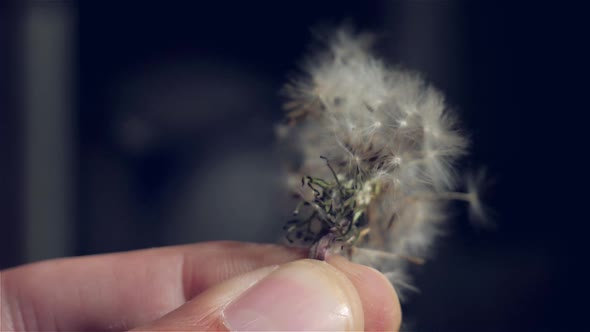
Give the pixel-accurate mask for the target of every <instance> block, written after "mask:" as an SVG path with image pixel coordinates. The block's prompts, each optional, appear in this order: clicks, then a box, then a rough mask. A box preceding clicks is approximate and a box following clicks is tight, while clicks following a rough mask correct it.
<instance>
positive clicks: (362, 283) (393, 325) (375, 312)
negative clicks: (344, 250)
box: [328, 256, 402, 331]
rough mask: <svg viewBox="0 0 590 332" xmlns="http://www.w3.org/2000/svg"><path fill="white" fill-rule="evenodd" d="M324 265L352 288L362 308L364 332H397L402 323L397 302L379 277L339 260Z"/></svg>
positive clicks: (329, 260) (377, 272)
mask: <svg viewBox="0 0 590 332" xmlns="http://www.w3.org/2000/svg"><path fill="white" fill-rule="evenodd" d="M328 263H329V264H330V265H332V266H334V267H336V268H337V269H339V270H340V271H342V273H344V275H346V277H348V279H350V281H351V282H352V283H353V285H354V286H355V287H356V290H357V292H358V294H359V296H360V299H361V302H362V305H363V311H364V314H365V317H364V318H365V319H364V320H365V330H366V331H398V330H399V328H400V325H401V321H402V312H401V306H400V303H399V298H398V296H397V293H396V291H395V289H394V288H393V286H392V285H391V283H390V282H389V280H388V279H387V278H386V277H385V276H384V275H383V274H382V273H380V272H379V271H377V270H375V269H373V268H371V267H368V266H364V265H360V264H356V263H352V262H350V261H349V260H347V259H346V258H344V257H341V256H331V257H329V258H328Z"/></svg>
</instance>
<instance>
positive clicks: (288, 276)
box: [138, 259, 364, 331]
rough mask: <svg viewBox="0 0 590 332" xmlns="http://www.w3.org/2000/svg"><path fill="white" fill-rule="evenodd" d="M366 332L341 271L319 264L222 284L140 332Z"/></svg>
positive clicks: (352, 288)
mask: <svg viewBox="0 0 590 332" xmlns="http://www.w3.org/2000/svg"><path fill="white" fill-rule="evenodd" d="M363 329H364V314H363V307H362V302H361V299H360V297H359V294H358V293H357V291H356V289H355V286H354V285H353V283H352V282H351V281H350V280H349V279H348V278H347V277H346V276H345V275H344V274H343V273H342V272H340V271H339V270H338V269H336V268H335V267H333V266H331V265H330V264H328V263H326V262H322V261H317V260H310V259H304V260H298V261H294V262H291V263H287V264H284V265H280V266H270V267H265V268H261V269H258V270H255V271H252V272H249V273H246V274H243V275H241V276H237V277H235V278H233V279H230V280H227V281H225V282H223V283H221V284H218V285H216V286H214V287H212V288H210V289H208V290H207V291H205V292H203V293H201V294H200V295H198V296H197V297H195V298H194V299H192V300H191V301H189V302H187V303H185V304H184V305H182V306H181V307H179V308H178V309H176V310H174V311H172V312H170V313H169V314H167V315H165V316H164V317H162V318H160V319H158V320H156V321H154V322H152V323H151V324H149V325H147V326H144V327H140V328H138V330H141V331H146V330H177V331H181V330H182V331H186V330H222V331H224V330H225V331H227V330H231V331H250V330H258V331H264V330H275V331H281V330H282V331H284V330H298V331H304V330H307V331H309V330H316V331H321V330H330V331H358V330H363Z"/></svg>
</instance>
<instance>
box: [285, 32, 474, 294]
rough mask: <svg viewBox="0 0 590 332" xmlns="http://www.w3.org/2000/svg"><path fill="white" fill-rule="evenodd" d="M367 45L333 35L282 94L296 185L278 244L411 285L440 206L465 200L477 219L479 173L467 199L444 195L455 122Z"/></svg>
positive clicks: (462, 144)
mask: <svg viewBox="0 0 590 332" xmlns="http://www.w3.org/2000/svg"><path fill="white" fill-rule="evenodd" d="M373 40H374V39H373V38H372V37H370V35H368V34H354V33H352V32H351V30H350V29H341V30H338V31H336V32H335V33H334V34H333V36H332V38H331V39H330V40H329V43H328V44H327V45H325V49H323V50H320V51H319V52H318V53H317V54H314V55H313V56H312V57H310V58H309V60H308V61H307V62H306V65H305V66H304V74H303V75H302V76H301V77H299V78H297V79H295V80H294V81H292V82H291V83H289V84H288V85H287V86H286V88H285V92H286V94H287V97H288V101H287V103H286V105H285V108H286V109H287V111H288V114H287V118H288V119H289V121H288V123H289V126H288V128H287V129H285V130H286V131H289V133H290V134H289V135H287V134H284V133H283V134H282V136H284V137H290V138H291V139H293V140H294V143H295V145H296V146H297V147H298V148H299V153H300V154H301V159H302V160H301V164H300V167H298V168H293V169H296V170H295V171H293V173H294V174H293V175H292V176H291V177H290V179H292V178H296V177H299V178H301V179H302V180H301V183H299V184H296V182H294V181H290V182H289V183H291V184H292V186H291V187H290V189H291V190H292V191H293V192H296V193H299V194H298V197H300V198H299V200H300V204H297V207H296V209H295V211H296V212H297V213H296V214H294V215H295V217H296V218H297V219H296V220H297V221H296V222H291V221H290V222H289V223H288V224H287V226H286V239H287V240H288V241H289V242H290V243H291V242H292V243H293V244H294V245H300V246H304V247H306V248H309V256H310V257H311V258H315V259H325V258H326V257H327V256H329V255H331V254H335V253H340V254H343V255H346V256H348V257H349V258H350V259H351V260H353V261H355V262H359V263H362V264H366V265H369V266H372V267H375V268H377V269H379V270H380V271H382V272H384V273H385V274H386V275H388V276H389V277H390V280H391V281H392V283H393V284H394V285H397V286H400V287H402V288H407V289H413V286H412V285H411V284H409V281H408V280H409V278H408V276H407V275H406V273H405V271H406V266H407V265H408V264H421V263H423V261H424V257H426V255H427V253H428V250H429V248H430V247H431V244H432V242H433V239H434V238H435V237H436V235H437V234H438V233H439V232H440V229H441V227H442V221H443V220H444V213H443V210H444V207H445V203H446V202H447V201H448V200H461V201H465V202H468V203H469V204H470V205H471V207H472V214H473V215H483V213H484V209H483V206H482V205H481V203H480V201H479V195H478V190H479V185H480V182H481V178H480V177H481V176H479V175H478V176H476V177H475V178H470V179H468V180H467V183H466V184H467V192H466V193H460V192H456V191H453V190H454V189H455V188H454V187H455V185H456V171H455V170H454V168H453V165H454V163H455V161H456V160H457V159H458V158H459V157H461V156H463V155H464V154H465V149H466V147H467V140H466V139H465V137H463V135H462V134H461V132H459V131H458V130H457V129H456V121H455V117H454V116H453V115H452V112H451V110H449V109H448V108H446V106H445V104H444V98H443V97H442V94H441V93H440V92H438V91H437V90H436V89H434V88H433V87H431V86H430V85H428V84H427V83H425V82H424V81H423V80H422V79H421V78H420V77H419V76H418V75H416V74H413V73H410V72H407V71H403V70H399V69H395V68H393V67H390V66H388V65H386V64H385V63H384V62H383V61H381V60H380V59H378V58H377V57H375V56H374V55H373V54H372V53H371V51H370V46H371V42H372V41H373ZM285 130H283V131H285ZM322 161H323V162H322ZM299 240H301V241H299Z"/></svg>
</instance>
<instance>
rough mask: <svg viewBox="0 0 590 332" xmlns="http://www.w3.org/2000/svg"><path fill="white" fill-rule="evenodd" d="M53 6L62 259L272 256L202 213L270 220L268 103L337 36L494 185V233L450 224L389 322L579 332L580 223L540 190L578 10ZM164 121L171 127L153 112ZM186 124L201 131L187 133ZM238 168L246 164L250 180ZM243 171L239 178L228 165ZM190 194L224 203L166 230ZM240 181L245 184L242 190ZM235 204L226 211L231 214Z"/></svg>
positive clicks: (462, 222)
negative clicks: (216, 247)
mask: <svg viewBox="0 0 590 332" xmlns="http://www.w3.org/2000/svg"><path fill="white" fill-rule="evenodd" d="M68 4H69V5H70V6H71V7H72V8H73V9H74V10H75V11H76V12H77V26H76V31H75V34H76V41H77V46H76V54H75V57H74V59H75V63H74V64H73V66H75V68H76V72H77V77H76V81H77V84H76V89H75V90H76V101H75V105H76V107H75V118H74V119H75V120H74V123H75V124H76V125H75V128H76V130H75V133H76V137H75V142H74V147H75V157H76V159H75V160H76V165H75V169H76V172H75V174H74V175H73V176H75V177H76V187H75V192H76V199H75V206H76V209H75V211H73V213H74V214H75V215H76V218H75V219H76V220H77V222H76V226H75V238H74V240H73V241H74V244H75V245H74V248H75V251H74V252H73V253H72V254H75V255H82V254H91V253H100V252H111V251H119V250H130V249H137V248H145V247H151V246H160V245H169V244H176V243H185V242H192V241H204V240H221V239H236V240H247V241H273V239H274V238H275V237H276V234H277V232H278V230H279V229H280V227H281V224H280V222H275V221H274V220H273V221H272V224H271V223H268V222H267V223H262V225H263V226H264V227H262V228H255V226H248V224H239V223H235V222H233V221H232V223H230V224H228V223H224V222H221V221H219V222H217V221H215V220H213V221H211V219H214V218H215V216H216V215H217V213H219V210H223V209H225V208H227V206H226V205H221V206H219V207H208V205H211V204H213V205H215V204H216V203H214V202H216V201H217V198H218V197H224V195H225V194H227V191H224V190H233V189H235V188H234V187H232V183H234V184H235V183H236V182H237V183H242V182H241V181H243V182H244V183H247V184H248V186H249V187H248V190H254V191H255V193H256V195H259V197H258V198H256V199H255V200H254V201H245V202H244V201H240V202H238V203H236V205H235V206H236V207H239V206H240V204H242V205H244V204H245V205H246V208H245V209H244V210H242V211H238V212H236V213H235V214H229V215H227V214H226V215H225V218H226V219H234V218H236V217H239V216H241V215H243V214H248V213H249V212H248V207H250V208H251V207H252V204H255V206H257V207H256V209H262V210H263V209H271V210H272V209H273V208H272V207H271V208H269V207H268V206H269V205H272V204H269V203H268V200H269V199H272V198H273V195H272V190H273V189H272V188H270V186H267V185H265V184H264V183H261V184H260V183H259V178H258V177H256V176H254V175H252V174H254V173H256V174H258V173H257V172H258V171H260V172H262V173H264V172H263V171H262V170H261V167H262V168H264V167H266V166H267V165H274V164H273V163H274V161H273V160H272V157H269V156H270V155H271V152H269V151H272V146H273V131H272V124H273V123H275V122H276V121H278V120H279V119H280V118H281V115H282V114H281V103H282V99H281V97H280V95H279V94H278V90H279V89H280V87H281V86H282V85H283V83H284V82H285V81H286V79H287V77H288V74H289V73H290V72H292V71H293V70H295V69H296V64H297V63H298V61H300V59H301V58H302V56H303V55H304V54H305V53H306V50H307V45H308V44H309V42H310V39H311V37H310V36H311V34H310V28H311V27H314V26H317V25H318V24H325V23H329V24H338V23H340V22H343V21H344V20H345V19H348V20H350V22H353V23H354V25H355V26H357V27H359V28H361V29H367V30H371V31H375V32H377V33H378V34H379V35H380V37H381V39H380V44H379V46H378V48H379V51H380V52H381V54H382V55H383V57H384V58H386V59H388V60H390V62H392V63H398V64H401V65H402V66H404V67H406V68H409V69H413V70H418V71H420V72H423V73H424V74H425V77H426V78H427V80H429V81H430V82H432V83H433V84H434V85H435V86H437V87H438V88H440V89H441V90H442V91H444V92H445V94H446V95H447V97H448V102H449V104H450V105H451V106H452V107H453V108H455V109H456V110H457V112H458V113H459V114H460V116H461V118H462V119H463V123H464V127H466V128H467V130H468V131H469V132H470V133H471V138H472V145H473V149H472V154H471V157H470V158H468V160H466V162H465V164H466V166H468V167H480V166H482V165H484V166H486V167H487V169H488V170H489V173H490V174H491V175H492V177H493V178H495V179H496V181H495V185H494V186H493V187H492V189H491V190H490V192H489V198H488V204H489V205H490V206H491V208H492V209H493V210H494V211H495V222H496V225H497V227H496V229H494V230H482V229H479V228H474V227H472V225H471V224H470V223H469V222H468V221H467V220H466V218H465V216H464V215H463V214H462V213H460V212H459V213H458V214H457V216H456V218H454V220H453V221H452V222H451V224H450V227H449V229H448V232H447V235H446V236H445V237H444V238H443V239H441V240H440V241H439V243H438V245H437V247H436V250H435V252H434V255H433V259H431V260H429V261H428V263H427V264H425V266H423V267H421V268H419V269H416V271H415V277H416V284H417V286H418V287H419V288H420V290H421V292H420V293H419V294H414V295H412V296H411V297H410V298H409V300H408V302H407V303H406V304H404V307H403V309H404V318H405V320H406V327H405V328H406V329H408V330H416V331H448V330H453V331H458V330H462V331H463V330H464V331H506V330H510V331H523V330H535V331H538V330H552V329H558V330H562V329H567V328H569V327H572V326H575V325H576V322H577V321H578V319H579V317H578V314H577V313H578V312H579V310H580V309H581V308H582V307H581V305H582V304H581V302H579V301H577V300H576V298H578V296H579V295H578V293H577V291H576V289H578V288H577V286H576V282H575V281H574V280H575V278H573V276H574V275H575V274H576V273H574V271H575V269H580V267H578V264H577V262H578V261H577V260H575V259H574V253H577V252H578V250H577V249H575V248H574V246H575V242H576V241H575V240H574V238H576V235H575V234H572V233H577V232H578V231H576V228H575V227H572V224H573V223H574V222H580V220H577V221H576V220H575V219H570V218H567V217H565V214H561V213H560V214H558V213H555V212H553V211H554V209H555V208H556V206H558V205H559V204H560V203H561V200H562V199H563V197H562V196H563V195H562V194H559V193H560V191H557V190H556V189H550V188H553V186H554V184H555V182H560V181H562V180H560V179H562V178H557V177H554V176H551V175H552V174H554V172H556V170H557V167H558V165H556V163H559V162H560V160H561V159H560V158H566V159H567V158H569V157H567V156H566V155H567V153H566V152H565V150H563V149H560V148H559V147H558V143H557V139H556V138H554V136H560V135H561V133H562V132H565V131H567V128H563V126H562V125H565V124H566V123H567V122H566V121H571V117H574V118H575V117H576V116H577V114H576V112H575V111H571V107H572V106H570V105H569V104H568V102H571V101H572V100H573V101H574V103H576V100H578V98H579V97H581V96H580V95H578V94H577V93H574V92H573V91H574V86H575V87H579V86H580V82H581V81H582V80H581V79H579V78H577V77H578V76H577V73H578V65H579V64H581V62H579V60H577V56H578V55H577V51H576V50H577V47H578V46H579V45H580V44H582V43H583V42H584V40H583V38H579V34H581V33H582V34H583V30H582V27H581V23H582V20H581V19H579V18H577V17H576V16H577V15H578V14H577V12H578V10H577V9H576V8H570V7H567V6H565V5H560V6H558V5H557V3H554V4H547V5H541V4H539V3H537V2H531V3H530V4H523V3H520V4H515V2H479V1H477V2H476V1H358V2H352V1H315V2H312V1H285V2H279V1H277V2H273V3H262V2H256V3H254V2H253V3H251V2H235V3H234V2H224V1H219V2H210V1H194V2H163V1H160V2H155V3H153V4H146V3H144V2H137V3H131V2H113V3H104V2H89V1H88V2H80V3H74V2H71V3H68ZM19 11H20V9H19V7H18V6H7V7H6V9H5V10H4V11H3V15H2V16H0V18H1V19H0V24H1V25H0V28H1V30H2V35H0V36H1V37H2V40H1V41H2V46H4V45H6V46H7V48H6V49H9V47H11V45H15V44H17V43H16V42H15V41H16V39H17V38H18V36H16V35H14V34H11V24H12V23H11V22H14V20H17V19H18V16H19ZM441 17H443V18H445V19H443V20H441ZM408 29H409V30H408ZM0 53H2V54H0V56H2V57H5V58H0V60H2V61H0V65H2V68H1V69H2V71H1V72H0V73H2V74H5V75H2V77H4V78H8V79H7V80H5V79H2V80H1V81H0V82H1V84H2V85H1V87H2V89H1V90H0V102H2V104H0V107H2V109H1V110H0V116H1V118H0V120H1V121H0V126H1V129H2V130H1V132H0V138H1V140H2V145H1V147H2V150H1V153H2V157H1V158H2V160H3V162H2V164H3V165H4V167H3V169H4V170H3V174H2V176H3V177H4V179H3V181H4V183H5V185H3V188H2V192H3V195H4V196H3V197H2V199H3V202H2V208H3V211H6V212H2V215H1V218H2V228H3V229H4V231H2V242H3V244H2V253H1V254H0V258H1V259H2V267H9V266H14V265H18V264H21V263H24V262H25V261H24V255H23V253H22V248H21V245H20V241H19V239H20V238H22V234H23V232H24V231H25V230H24V229H23V227H22V226H19V225H20V224H19V223H20V222H21V220H22V212H21V211H20V210H19V208H18V207H19V204H21V203H22V202H21V201H20V199H19V198H18V197H20V196H19V195H20V194H19V193H21V192H22V190H23V189H22V183H23V181H22V177H23V174H22V170H21V164H20V163H19V160H20V159H19V158H21V157H22V152H21V151H20V150H19V146H20V145H19V144H22V138H20V137H21V136H19V135H20V132H19V129H18V128H19V125H21V124H22V123H21V122H22V121H23V120H22V118H21V117H19V107H20V105H19V102H18V98H16V97H14V96H17V95H18V91H17V88H15V86H17V85H15V84H14V83H15V82H18V80H19V76H18V74H17V73H15V72H14V71H12V68H13V65H14V64H18V62H19V59H18V58H10V56H7V54H10V53H6V52H4V51H2V52H0ZM179 91H180V92H179ZM154 105H155V106H154ZM580 105H581V104H580ZM580 105H573V107H578V108H579V107H580ZM166 108H169V109H170V110H171V111H170V112H167V111H163V112H161V109H166ZM146 109H147V110H146ZM187 109H188V110H191V109H194V110H195V113H199V112H200V113H202V114H205V115H203V116H202V117H201V116H200V115H198V116H196V118H195V117H191V115H190V114H189V115H187V113H186V110H187ZM221 109H223V110H225V111H224V112H221V111H220V110H221ZM150 110H151V111H150ZM175 110H176V111H177V112H178V114H180V115H178V117H177V118H174V117H175V116H176V115H174V114H176V113H174V112H175ZM568 110H569V111H568ZM189 113H190V112H189ZM170 114H172V115H170ZM566 114H567V115H566ZM169 118H172V120H168V119H169ZM137 123H139V125H138V124H137ZM187 123H188V124H187ZM556 123H559V124H562V125H556ZM129 126H131V128H136V127H134V126H139V128H140V129H138V130H139V131H140V134H141V133H144V131H141V130H146V129H145V128H148V129H147V132H148V134H149V135H151V136H148V137H149V139H147V140H142V137H143V136H141V135H140V136H139V137H140V138H137V137H136V136H133V135H131V136H127V134H126V133H127V132H129V131H132V129H128V128H129ZM556 127H558V128H556ZM121 128H123V129H121ZM125 128H127V129H125ZM564 129H565V130H564ZM133 130H135V129H133ZM138 140H139V141H138ZM138 142H139V143H138ZM146 142H147V143H146ZM556 146H557V147H556ZM251 153H252V154H254V155H256V156H255V157H254V156H253V157H252V160H255V161H254V162H252V164H248V159H249V157H248V156H250V155H251ZM563 154H566V155H563ZM233 155H236V159H232V158H233ZM244 158H245V159H244ZM267 158H268V159H267ZM244 160H245V162H246V164H247V165H249V166H247V167H246V166H244V167H242V166H241V165H240V164H239V161H244ZM265 160H268V163H267V162H265ZM572 161H573V160H572ZM220 166H222V167H224V168H222V169H221V170H219V172H218V173H215V172H213V173H212V174H209V173H207V172H209V171H210V168H212V167H213V168H217V167H220ZM269 167H271V166H269ZM203 172H205V173H206V174H205V175H203ZM224 172H225V173H224ZM230 173H231V174H232V175H228V174H230ZM195 174H197V175H195ZM219 174H222V175H221V176H220V175H219ZM224 174H225V175H224ZM236 174H237V175H236ZM195 176H196V179H197V180H194V181H196V182H194V183H196V185H197V186H198V185H199V184H200V183H202V181H203V180H202V179H203V177H208V176H211V177H213V178H215V177H216V176H217V177H220V179H221V180H220V181H228V183H229V185H228V184H220V185H219V186H220V187H222V188H225V189H223V190H222V191H221V193H217V194H212V195H211V196H208V195H206V196H205V200H206V201H207V203H199V201H198V198H203V196H199V195H202V194H197V196H196V197H197V198H195V200H194V201H192V203H186V201H185V203H182V204H181V205H182V206H183V207H185V208H186V205H191V204H192V205H195V206H196V207H195V209H197V210H198V212H194V211H193V210H191V209H188V210H187V211H188V212H183V213H181V216H178V215H176V214H174V213H172V214H171V213H170V211H171V210H175V209H176V207H178V204H179V203H177V201H178V200H180V201H183V197H185V196H187V195H188V196H189V197H192V196H190V190H188V189H187V190H188V193H187V191H179V192H177V191H175V189H174V188H176V187H183V188H187V187H188V188H190V185H186V183H192V182H191V181H193V180H191V179H194V177H195ZM250 176H252V177H254V178H255V179H256V180H251V181H250V182H248V181H249V180H248V177H250ZM257 176H260V175H257ZM228 178H229V180H228ZM232 181H233V182H232ZM252 181H254V182H253V183H252ZM260 181H263V180H260ZM224 183H225V182H224ZM259 184H260V187H257V186H258V185H259ZM210 186H212V187H213V188H215V187H216V183H215V182H214V183H213V184H210ZM228 186H229V187H228ZM252 186H254V188H251V187H252ZM238 187H239V186H238ZM265 188H266V189H265ZM244 192H246V190H245V189H244V190H243V191H242V192H239V190H238V193H237V194H234V196H231V197H234V198H233V199H237V200H240V197H241V196H240V195H245V194H244ZM216 195H217V196H216ZM228 195H229V194H228ZM554 196H555V197H554ZM231 197H230V198H229V200H231V199H232V198H231ZM235 197H237V198H235ZM566 200H567V199H566ZM188 201H190V199H189V200H188ZM199 204H202V206H201V205H199ZM224 204H225V203H224ZM227 204H229V206H233V205H231V204H232V203H231V202H230V203H227ZM258 204H260V207H258ZM269 215H272V214H265V213H262V214H261V215H260V216H262V217H264V216H267V217H268V216H269ZM208 216H211V218H208V219H209V221H203V220H202V219H203V218H207V217H208ZM262 217H261V218H262ZM175 218H176V219H175ZM244 218H245V219H247V218H246V217H244ZM172 219H174V220H177V221H176V222H172V221H171V220H172ZM220 219H223V218H222V217H220ZM187 222H190V223H191V226H190V228H188V229H186V228H185V227H189V226H187ZM265 225H266V226H265ZM170 228H173V229H174V231H169V229H170ZM6 230H7V231H6ZM191 232H192V233H191ZM244 232H245V233H244ZM197 233H198V234H197ZM163 234H164V235H163ZM179 234H180V235H179ZM187 234H188V235H187ZM244 234H245V235H244ZM574 263H576V264H574Z"/></svg>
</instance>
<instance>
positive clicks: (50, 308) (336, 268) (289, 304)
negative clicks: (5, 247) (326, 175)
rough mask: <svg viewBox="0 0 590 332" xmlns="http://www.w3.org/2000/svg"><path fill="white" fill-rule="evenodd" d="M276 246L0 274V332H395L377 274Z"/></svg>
mask: <svg viewBox="0 0 590 332" xmlns="http://www.w3.org/2000/svg"><path fill="white" fill-rule="evenodd" d="M303 257H304V253H303V252H302V251H298V250H294V249H288V248H284V247H280V246H277V245H261V244H249V243H238V242H209V243H201V244H194V245H186V246H176V247H165V248H158V249H148V250H140V251H133V252H127V253H116V254H108V255H96V256H87V257H79V258H66V259H58V260H50V261H45V262H40V263H35V264H30V265H25V266H22V267H17V268H13V269H9V270H5V271H2V272H0V281H1V288H0V291H1V292H0V301H1V302H0V304H1V307H0V314H1V315H0V330H2V331H7V330H8V331H10V330H35V331H43V330H45V331H108V330H128V329H133V330H142V331H149V330H176V331H187V330H234V331H247V330H339V331H352V330H355V331H356V330H380V331H384V330H398V329H399V326H400V321H401V311H400V306H399V302H398V299H397V295H396V294H395V291H394V290H393V288H392V287H391V285H390V284H389V282H388V281H387V280H386V279H385V277H384V276H383V275H381V274H380V273H379V272H377V271H375V270H373V269H371V268H368V267H365V266H362V265H358V264H353V263H350V262H348V261H347V260H346V259H344V258H342V257H337V256H336V257H331V258H330V259H328V262H322V261H317V260H307V259H302V258H303Z"/></svg>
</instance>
